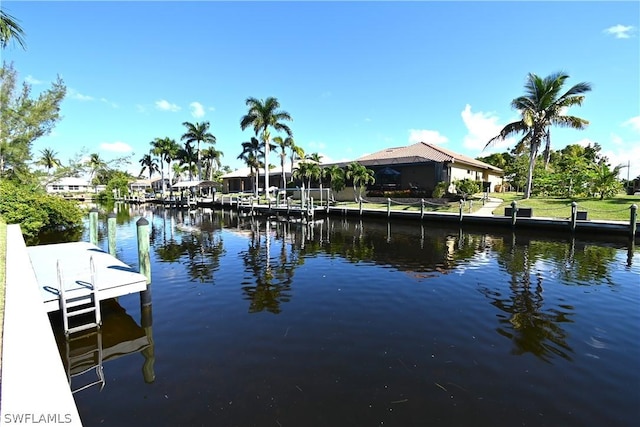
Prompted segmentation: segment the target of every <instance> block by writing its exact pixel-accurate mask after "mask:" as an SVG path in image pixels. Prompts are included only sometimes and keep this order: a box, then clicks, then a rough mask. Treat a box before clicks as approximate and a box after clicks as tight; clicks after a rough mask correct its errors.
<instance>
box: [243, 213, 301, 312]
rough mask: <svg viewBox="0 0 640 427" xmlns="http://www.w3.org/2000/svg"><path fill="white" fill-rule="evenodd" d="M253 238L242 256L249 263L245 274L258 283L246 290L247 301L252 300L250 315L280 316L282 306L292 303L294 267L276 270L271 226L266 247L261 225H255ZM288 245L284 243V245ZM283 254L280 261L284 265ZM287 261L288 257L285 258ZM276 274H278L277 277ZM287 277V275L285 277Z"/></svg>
mask: <svg viewBox="0 0 640 427" xmlns="http://www.w3.org/2000/svg"><path fill="white" fill-rule="evenodd" d="M251 229H252V236H251V239H250V240H249V247H248V248H247V250H246V251H245V252H242V253H241V257H242V260H243V261H244V263H245V271H247V272H250V273H251V274H252V275H253V276H254V277H255V279H256V284H255V285H246V286H243V287H242V290H243V291H244V293H245V295H246V298H247V299H249V300H250V304H249V313H257V312H260V311H268V312H270V313H273V314H278V313H280V311H282V310H281V308H280V303H282V302H288V301H289V300H290V299H291V295H290V293H289V292H290V291H291V277H292V275H293V266H292V265H291V263H288V266H287V267H284V268H283V264H280V265H278V266H276V267H275V268H272V265H271V254H270V250H269V246H270V239H271V236H270V235H269V233H270V226H269V225H267V230H266V236H265V240H264V246H263V245H262V238H261V236H260V224H259V222H255V221H254V222H252V227H251ZM283 245H284V243H283ZM282 258H283V255H282V252H281V254H280V261H281V262H282ZM284 258H285V259H286V255H285V256H284ZM274 271H275V274H274ZM281 273H284V274H281Z"/></svg>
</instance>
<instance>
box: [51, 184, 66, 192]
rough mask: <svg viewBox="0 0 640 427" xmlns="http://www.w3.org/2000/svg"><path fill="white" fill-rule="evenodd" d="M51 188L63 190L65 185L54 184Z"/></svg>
mask: <svg viewBox="0 0 640 427" xmlns="http://www.w3.org/2000/svg"><path fill="white" fill-rule="evenodd" d="M51 189H52V190H53V191H63V190H64V186H63V185H52V186H51Z"/></svg>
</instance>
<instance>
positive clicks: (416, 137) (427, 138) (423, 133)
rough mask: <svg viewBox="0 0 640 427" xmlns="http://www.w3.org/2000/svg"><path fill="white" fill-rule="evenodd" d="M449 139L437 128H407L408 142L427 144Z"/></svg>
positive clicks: (442, 142) (439, 142)
mask: <svg viewBox="0 0 640 427" xmlns="http://www.w3.org/2000/svg"><path fill="white" fill-rule="evenodd" d="M447 141H449V138H447V137H446V136H444V135H441V134H440V132H438V131H437V130H428V129H409V142H411V143H416V142H427V143H429V144H445V143H446V142H447Z"/></svg>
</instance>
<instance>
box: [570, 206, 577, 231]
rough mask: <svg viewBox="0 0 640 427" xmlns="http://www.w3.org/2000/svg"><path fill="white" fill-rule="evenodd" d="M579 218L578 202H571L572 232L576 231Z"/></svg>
mask: <svg viewBox="0 0 640 427" xmlns="http://www.w3.org/2000/svg"><path fill="white" fill-rule="evenodd" d="M577 218H578V204H577V203H576V202H571V232H572V233H574V232H575V231H576V221H577Z"/></svg>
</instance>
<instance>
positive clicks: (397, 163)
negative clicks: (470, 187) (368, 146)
mask: <svg viewBox="0 0 640 427" xmlns="http://www.w3.org/2000/svg"><path fill="white" fill-rule="evenodd" d="M356 162H358V163H360V164H361V165H364V166H367V167H368V168H369V169H371V170H373V171H374V172H375V177H376V184H374V186H375V187H377V188H382V189H411V188H414V189H421V190H424V191H426V192H428V193H430V192H431V191H433V189H434V188H435V186H436V184H438V183H439V182H441V181H444V182H446V183H447V184H451V183H453V182H454V181H456V180H461V179H465V178H470V179H472V180H474V181H481V182H482V183H483V188H485V189H487V188H488V189H489V191H491V190H492V189H493V188H495V185H496V184H501V183H502V179H503V176H504V171H503V170H502V169H500V168H497V167H495V166H492V165H489V164H487V163H484V162H481V161H479V160H476V159H473V158H471V157H467V156H465V155H462V154H458V153H454V152H453V151H449V150H446V149H444V148H442V147H440V146H438V145H433V144H427V143H425V142H418V143H416V144H413V145H408V146H406V147H394V148H386V149H384V150H380V151H377V152H375V153H373V154H368V155H366V156H362V157H360V158H359V159H357V160H356ZM347 164H348V163H340V165H341V166H344V165H347Z"/></svg>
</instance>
